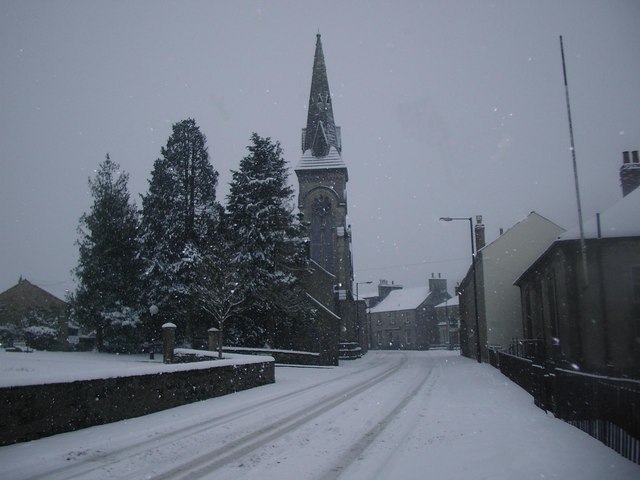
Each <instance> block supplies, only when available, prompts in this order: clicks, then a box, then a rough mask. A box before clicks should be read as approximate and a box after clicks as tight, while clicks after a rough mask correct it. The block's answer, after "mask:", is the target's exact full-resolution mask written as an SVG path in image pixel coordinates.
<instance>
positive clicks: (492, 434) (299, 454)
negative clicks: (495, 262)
mask: <svg viewBox="0 0 640 480" xmlns="http://www.w3.org/2000/svg"><path fill="white" fill-rule="evenodd" d="M25 368H27V367H25ZM103 368H105V371H106V367H105V366H103ZM119 368H123V369H125V367H124V365H122V364H119ZM25 372H26V370H25ZM4 373H7V372H6V371H5V372H4ZM15 373H16V372H15V371H13V373H12V374H15ZM17 373H19V372H17ZM32 373H33V372H32ZM2 374H3V371H2V368H0V375H2ZM0 477H1V478H3V479H11V480H18V479H68V478H74V479H104V478H110V479H120V478H122V479H125V478H126V479H216V480H224V479H262V480H264V479H277V480H286V479H291V480H293V479H296V480H298V479H336V478H344V479H350V480H351V479H355V480H359V479H363V480H364V479H367V480H368V479H394V480H395V479H403V480H404V479H425V478H432V479H438V480H442V479H452V480H453V479H456V480H457V479H473V480H480V479H491V480H499V479H504V480H507V479H510V480H511V479H517V480H528V479H531V480H533V479H537V480H538V479H556V478H557V479H579V480H591V479H592V480H602V479H629V480H631V479H634V480H636V479H638V478H640V466H639V465H635V464H633V463H631V462H629V461H628V460H626V459H624V458H622V457H621V456H619V455H618V454H616V453H615V452H614V451H613V450H610V449H609V448H607V447H605V446H604V445H602V444H601V443H600V442H598V441H597V440H595V439H593V438H591V437H590V436H588V435H587V434H585V433H583V432H581V431H580V430H578V429H576V428H574V427H572V426H570V425H568V424H566V423H564V422H562V421H560V420H557V419H555V418H553V416H551V415H550V414H547V413H545V412H544V411H542V410H540V409H538V408H537V407H535V406H534V404H533V399H532V398H531V396H530V395H529V394H527V393H526V392H525V391H524V390H522V389H520V388H519V387H518V386H516V385H514V384H513V383H511V382H510V381H509V380H508V379H506V378H505V377H504V376H502V374H501V373H500V372H499V371H498V370H496V369H494V368H493V367H491V366H489V365H486V364H482V365H480V364H478V363H476V362H475V361H472V360H469V359H466V358H462V357H460V356H459V355H458V353H457V352H369V353H368V354H367V355H366V356H365V357H363V358H361V359H358V360H353V361H346V362H342V363H341V365H340V367H335V368H296V367H285V366H282V367H277V368H276V383H275V384H272V385H266V386H263V387H259V388H256V389H253V390H247V391H243V392H238V393H235V394H233V395H228V396H225V397H218V398H214V399H211V400H206V401H202V402H198V403H194V404H191V405H186V406H182V407H178V408H174V409H171V410H166V411H164V412H159V413H155V414H152V415H148V416H145V417H140V418H135V419H131V420H126V421H122V422H117V423H113V424H109V425H102V426H97V427H92V428H88V429H85V430H81V431H77V432H71V433H66V434H61V435H57V436H54V437H49V438H44V439H41V440H36V441H32V442H28V443H23V444H17V445H10V446H6V447H1V448H0Z"/></svg>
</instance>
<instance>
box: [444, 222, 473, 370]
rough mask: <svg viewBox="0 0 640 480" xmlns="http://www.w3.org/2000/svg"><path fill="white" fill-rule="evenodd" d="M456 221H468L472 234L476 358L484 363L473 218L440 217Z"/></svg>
mask: <svg viewBox="0 0 640 480" xmlns="http://www.w3.org/2000/svg"><path fill="white" fill-rule="evenodd" d="M454 220H468V221H469V231H470V233H471V268H472V270H473V306H474V310H475V319H476V358H477V360H478V363H482V348H481V346H480V316H479V314H478V276H477V275H476V249H475V248H474V246H473V244H474V242H473V217H440V221H442V222H452V221H454Z"/></svg>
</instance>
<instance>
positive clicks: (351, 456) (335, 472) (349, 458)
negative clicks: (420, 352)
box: [319, 368, 437, 480]
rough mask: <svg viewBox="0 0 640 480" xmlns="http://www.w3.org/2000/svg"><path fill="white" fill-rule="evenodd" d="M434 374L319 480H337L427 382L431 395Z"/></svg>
mask: <svg viewBox="0 0 640 480" xmlns="http://www.w3.org/2000/svg"><path fill="white" fill-rule="evenodd" d="M433 373H434V370H433V368H430V369H429V370H428V372H427V374H426V375H425V376H424V377H422V378H421V379H420V381H419V382H418V383H417V384H416V385H415V386H414V387H413V388H412V389H411V390H410V391H409V393H407V394H406V395H405V396H404V397H403V398H402V400H401V401H400V402H399V403H398V404H397V405H396V406H395V407H394V408H393V409H392V410H391V411H390V412H389V413H388V414H387V415H386V416H385V417H384V418H383V419H381V420H380V421H379V422H378V423H376V424H375V425H374V426H373V427H372V428H371V429H370V430H368V431H367V432H366V433H365V434H364V435H363V436H362V437H360V440H358V441H357V442H355V443H354V444H353V445H352V446H351V447H350V448H349V449H348V450H347V451H346V452H345V454H343V455H342V456H341V457H340V458H338V460H336V461H335V462H333V465H334V466H333V467H332V468H331V469H330V470H329V471H328V472H326V473H325V474H323V475H322V476H320V477H319V480H337V479H339V478H340V477H341V476H342V474H343V473H344V471H345V470H346V469H347V468H348V467H349V466H350V465H351V464H352V463H354V462H356V461H357V460H359V459H360V458H361V457H362V454H363V453H364V452H365V451H366V450H367V448H369V447H370V446H371V445H372V444H373V443H374V442H375V441H376V440H377V439H378V437H379V436H380V434H382V433H383V431H384V430H385V429H386V428H387V427H388V426H389V425H390V424H391V423H392V422H393V421H394V420H395V419H396V418H397V417H398V415H400V413H401V412H402V411H403V410H404V409H405V408H406V407H407V405H408V404H409V403H410V402H411V401H412V400H413V399H414V398H415V397H416V395H417V394H418V393H419V392H420V391H421V390H422V389H423V388H424V386H425V384H427V382H428V381H429V380H431V381H429V389H428V394H430V393H431V390H432V388H433V385H434V384H435V382H436V381H437V376H436V378H432V375H433Z"/></svg>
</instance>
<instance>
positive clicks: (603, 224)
mask: <svg viewBox="0 0 640 480" xmlns="http://www.w3.org/2000/svg"><path fill="white" fill-rule="evenodd" d="M600 230H601V237H602V238H619V237H638V236H640V187H639V188H636V189H635V190H634V191H632V192H630V193H629V194H627V196H626V197H623V198H622V199H621V200H620V201H618V202H617V203H615V204H613V205H612V206H611V207H609V208H608V209H606V210H605V211H604V212H602V213H601V214H600ZM584 237H585V238H598V221H597V217H593V218H591V219H589V220H588V221H586V222H584ZM579 238H580V229H579V227H576V228H573V229H571V230H568V231H566V232H565V233H563V234H562V235H560V236H559V237H558V240H577V239H579Z"/></svg>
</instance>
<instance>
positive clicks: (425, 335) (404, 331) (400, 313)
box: [368, 277, 451, 350]
mask: <svg viewBox="0 0 640 480" xmlns="http://www.w3.org/2000/svg"><path fill="white" fill-rule="evenodd" d="M448 298H451V295H449V293H448V292H447V280H446V279H443V278H433V277H432V278H430V279H429V285H428V286H424V287H415V288H396V289H393V290H390V291H389V292H388V294H387V296H386V297H385V298H384V299H383V300H382V301H381V302H380V303H378V304H377V305H376V306H374V307H372V308H370V309H369V314H368V321H369V332H370V340H371V348H373V349H378V350H426V349H428V348H429V347H430V346H431V345H432V344H434V343H439V335H438V325H437V318H436V315H435V306H436V305H438V304H439V303H442V302H443V301H445V300H446V299H448Z"/></svg>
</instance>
